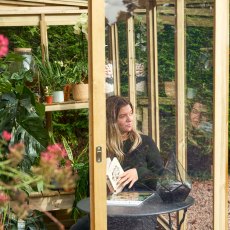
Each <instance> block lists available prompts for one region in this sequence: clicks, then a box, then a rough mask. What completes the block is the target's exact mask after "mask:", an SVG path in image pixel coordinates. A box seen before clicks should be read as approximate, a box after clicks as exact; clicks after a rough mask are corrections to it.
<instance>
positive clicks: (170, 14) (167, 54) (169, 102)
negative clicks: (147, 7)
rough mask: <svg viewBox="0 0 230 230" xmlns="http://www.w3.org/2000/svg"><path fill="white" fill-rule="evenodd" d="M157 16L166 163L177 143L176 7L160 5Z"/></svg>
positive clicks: (161, 120)
mask: <svg viewBox="0 0 230 230" xmlns="http://www.w3.org/2000/svg"><path fill="white" fill-rule="evenodd" d="M157 14H158V17H157V29H158V31H157V32H158V37H157V40H158V77H159V122H160V124H159V127H160V149H161V153H162V154H163V157H164V159H165V161H166V160H167V157H168V155H169V153H171V152H172V151H173V150H174V149H175V143H176V139H175V137H176V123H175V122H176V117H175V116H176V113H175V111H176V110H175V45H174V44H175V37H174V36H175V25H174V20H172V19H173V18H174V14H175V8H174V5H173V4H162V5H159V6H158V8H157Z"/></svg>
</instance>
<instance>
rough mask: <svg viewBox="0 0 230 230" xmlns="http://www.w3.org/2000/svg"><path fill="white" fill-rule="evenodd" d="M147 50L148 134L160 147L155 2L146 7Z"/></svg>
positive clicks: (150, 2)
mask: <svg viewBox="0 0 230 230" xmlns="http://www.w3.org/2000/svg"><path fill="white" fill-rule="evenodd" d="M146 24H147V38H148V41H147V50H148V96H149V104H150V106H149V116H148V120H149V122H148V124H149V133H150V134H151V136H152V138H153V139H154V140H155V142H156V144H157V146H158V147H159V146H160V138H159V136H160V134H159V103H158V61H157V60H158V59H157V54H158V52H157V18H156V2H155V1H152V0H151V1H149V2H148V5H147V22H146Z"/></svg>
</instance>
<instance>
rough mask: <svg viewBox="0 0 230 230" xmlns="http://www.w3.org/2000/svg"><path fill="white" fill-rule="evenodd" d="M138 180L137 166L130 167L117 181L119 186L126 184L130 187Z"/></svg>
mask: <svg viewBox="0 0 230 230" xmlns="http://www.w3.org/2000/svg"><path fill="white" fill-rule="evenodd" d="M137 180H138V175H137V170H136V169H135V168H132V169H129V170H127V171H125V172H124V173H123V174H122V175H121V176H120V180H119V181H118V182H117V185H118V187H119V186H121V185H122V186H126V185H127V184H130V185H129V188H132V187H133V184H134V183H135V182H136V181H137Z"/></svg>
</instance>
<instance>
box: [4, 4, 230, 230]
mask: <svg viewBox="0 0 230 230" xmlns="http://www.w3.org/2000/svg"><path fill="white" fill-rule="evenodd" d="M193 1H196V2H199V0H193ZM193 1H192V0H187V1H186V3H188V2H193ZM146 2H147V4H145V10H146V15H147V25H148V46H149V49H148V50H149V52H148V60H149V63H148V64H149V66H148V69H149V76H148V81H149V82H150V83H151V84H149V92H150V97H149V102H150V105H151V106H150V111H149V112H150V114H151V116H149V131H150V134H151V135H152V137H153V139H155V140H156V142H157V143H158V141H159V132H158V131H157V130H159V122H158V119H159V118H158V100H159V98H158V96H157V95H158V88H157V74H158V69H157V40H156V35H157V28H156V17H157V15H156V7H157V5H160V4H162V3H164V2H167V3H171V4H174V3H175V12H176V13H175V14H176V19H175V17H174V15H171V16H165V15H164V14H162V15H161V16H160V17H161V18H162V19H164V20H165V21H167V22H168V23H169V24H173V23H175V25H176V28H177V30H176V31H177V32H176V40H175V41H176V52H175V53H176V88H177V93H176V111H177V122H176V130H177V133H176V137H177V156H178V159H179V160H180V162H182V164H183V165H184V166H185V164H186V158H185V142H186V140H185V93H184V92H185V79H186V78H185V75H186V73H185V14H188V13H189V14H190V15H193V14H195V13H197V12H198V13H200V14H201V15H203V16H204V15H206V14H210V12H208V11H207V10H205V9H203V10H202V11H196V12H193V10H192V9H186V10H185V0H175V2H174V1H172V0H167V1H164V0H156V1H155V0H149V1H148V0H146ZM208 2H213V6H214V19H213V22H212V21H210V20H207V19H206V18H205V17H203V20H202V21H200V20H199V23H201V24H202V23H204V25H205V26H212V25H213V26H214V62H213V63H214V83H215V84H214V142H213V143H214V206H213V207H214V212H213V214H214V217H213V220H214V222H213V228H214V229H215V230H219V229H228V211H227V207H228V197H227V192H228V103H229V89H228V86H229V0H222V1H218V0H215V1H211V0H210V1H208ZM140 3H141V4H143V3H145V1H144V0H140ZM159 9H160V10H162V11H163V9H161V8H160V6H159ZM84 12H88V15H89V40H88V41H89V86H90V89H89V92H90V94H89V95H90V98H89V103H86V104H83V105H79V104H77V103H76V104H72V105H66V106H65V107H55V108H53V109H49V110H47V111H53V110H62V109H66V110H68V109H78V108H83V107H84V108H86V107H89V114H90V119H89V121H90V123H89V125H90V126H89V137H90V193H91V196H90V202H91V206H90V209H91V212H90V213H91V229H95V230H105V229H107V228H106V220H107V218H106V216H107V215H106V212H107V210H106V180H105V177H102V176H101V175H105V168H106V165H105V158H106V144H105V143H106V141H105V139H106V135H105V122H103V121H105V93H104V84H105V83H104V63H105V55H103V54H105V53H104V47H105V41H104V40H105V33H104V32H105V12H104V0H89V1H83V0H8V1H7V0H0V27H3V26H40V29H41V44H42V46H43V45H44V46H46V47H48V41H47V26H49V25H74V24H75V23H76V15H78V14H81V13H84ZM188 23H190V24H191V25H194V24H196V23H197V21H196V19H194V18H193V17H190V18H189V19H188ZM127 25H128V28H129V32H130V31H132V30H133V28H132V25H133V24H132V18H129V19H128V23H127ZM98 31H100V33H98ZM116 31H117V28H116V25H114V26H112V27H111V34H112V36H111V41H112V43H111V46H112V49H113V50H114V52H113V53H112V55H113V56H112V59H113V61H114V63H115V66H116V68H115V73H116V74H115V75H116V76H117V81H116V84H115V86H116V93H117V94H119V93H120V92H119V87H118V85H119V71H118V69H119V65H118V53H117V45H118V43H117V37H116ZM128 39H129V41H130V44H133V42H132V32H130V34H128ZM128 50H129V52H128V53H129V83H130V90H129V97H130V99H131V101H132V102H133V103H134V104H135V100H136V97H135V94H134V93H133V92H134V84H135V82H134V77H133V76H134V73H133V68H134V62H133V57H134V54H133V52H134V51H133V47H129V49H128ZM183 229H185V225H184V226H183Z"/></svg>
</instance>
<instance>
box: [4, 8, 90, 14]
mask: <svg viewBox="0 0 230 230" xmlns="http://www.w3.org/2000/svg"><path fill="white" fill-rule="evenodd" d="M80 13H87V9H85V10H82V9H79V7H73V6H72V7H71V6H43V7H16V6H15V7H0V15H37V14H80Z"/></svg>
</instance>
